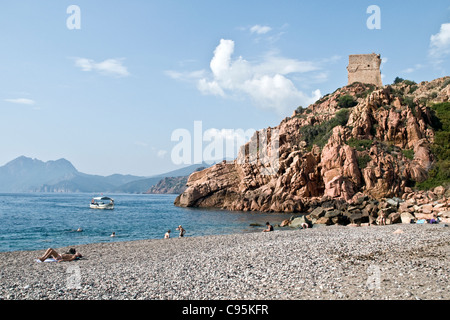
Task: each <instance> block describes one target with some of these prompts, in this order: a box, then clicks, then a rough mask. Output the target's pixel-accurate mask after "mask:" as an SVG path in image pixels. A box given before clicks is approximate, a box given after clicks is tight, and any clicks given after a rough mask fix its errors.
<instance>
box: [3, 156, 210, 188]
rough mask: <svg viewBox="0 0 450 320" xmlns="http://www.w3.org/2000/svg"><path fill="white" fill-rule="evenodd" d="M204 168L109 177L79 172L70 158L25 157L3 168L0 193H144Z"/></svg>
mask: <svg viewBox="0 0 450 320" xmlns="http://www.w3.org/2000/svg"><path fill="white" fill-rule="evenodd" d="M200 166H204V165H201V164H199V165H193V166H189V167H186V168H182V169H178V170H175V171H172V172H167V173H164V174H160V175H156V176H153V177H142V176H134V175H121V174H113V175H110V176H106V177H105V176H99V175H91V174H85V173H82V172H79V171H78V170H77V169H76V168H75V167H74V166H73V165H72V163H70V161H68V160H66V159H59V160H55V161H47V162H43V161H41V160H38V159H32V158H28V157H25V156H21V157H18V158H16V159H14V160H12V161H10V162H8V163H7V164H5V165H4V166H2V167H0V192H3V193H14V192H18V193H20V192H89V193H101V192H103V193H105V192H120V193H144V192H146V191H147V190H148V189H149V188H151V187H152V186H153V185H155V184H157V183H158V182H159V181H160V180H161V179H162V178H164V177H174V176H178V175H188V174H190V173H192V172H193V171H195V169H197V168H198V167H200Z"/></svg>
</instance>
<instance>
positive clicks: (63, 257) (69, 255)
mask: <svg viewBox="0 0 450 320" xmlns="http://www.w3.org/2000/svg"><path fill="white" fill-rule="evenodd" d="M175 230H177V231H179V235H178V237H179V238H182V237H184V235H185V234H186V229H184V228H183V226H182V225H181V224H180V225H179V226H178V227H177V228H176V229H175ZM82 231H83V230H82V229H81V228H79V229H78V230H77V232H82ZM271 231H273V226H272V225H271V224H270V223H269V222H266V229H264V230H263V232H271ZM170 232H171V230H170V229H169V230H167V232H166V234H165V235H164V239H169V238H170ZM115 236H116V233H115V232H113V233H112V234H111V237H115ZM81 257H82V255H81V253H79V252H77V251H76V250H75V249H73V248H72V249H70V250H69V252H66V253H63V254H61V253H59V252H57V251H56V250H55V249H53V248H48V249H47V251H46V252H45V253H44V255H43V256H42V257H39V258H38V260H40V261H41V262H44V261H45V260H46V259H48V258H53V259H55V260H56V261H57V262H63V261H73V260H78V259H80V258H81Z"/></svg>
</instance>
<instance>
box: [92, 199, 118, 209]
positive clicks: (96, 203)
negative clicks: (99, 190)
mask: <svg viewBox="0 0 450 320" xmlns="http://www.w3.org/2000/svg"><path fill="white" fill-rule="evenodd" d="M90 207H91V209H107V210H112V209H114V199H112V198H110V197H95V198H92V200H91V205H90Z"/></svg>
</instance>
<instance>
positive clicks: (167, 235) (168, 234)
mask: <svg viewBox="0 0 450 320" xmlns="http://www.w3.org/2000/svg"><path fill="white" fill-rule="evenodd" d="M169 238H170V230H167V232H166V234H165V235H164V239H169Z"/></svg>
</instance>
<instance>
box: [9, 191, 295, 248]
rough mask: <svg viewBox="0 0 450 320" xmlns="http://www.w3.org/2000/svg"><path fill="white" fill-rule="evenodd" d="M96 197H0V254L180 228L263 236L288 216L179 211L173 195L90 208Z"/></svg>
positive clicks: (128, 197) (117, 198) (117, 197)
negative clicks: (262, 232)
mask: <svg viewBox="0 0 450 320" xmlns="http://www.w3.org/2000/svg"><path fill="white" fill-rule="evenodd" d="M95 196H99V195H98V194H95V195H94V194H87V193H23V194H22V193H21V194H12V193H9V194H0V252H6V251H26V250H41V249H47V248H50V247H53V248H62V247H75V246H76V245H81V244H89V243H104V242H117V241H133V240H143V239H162V238H163V237H164V234H165V233H166V232H167V230H171V237H178V231H176V230H175V229H176V228H177V227H178V225H182V226H183V228H184V229H185V230H186V234H185V237H197V236H206V235H218V234H234V233H248V232H261V231H262V230H263V229H264V228H265V223H266V222H270V223H271V224H272V225H273V224H278V223H280V222H281V221H283V220H284V219H288V218H290V217H291V216H292V214H273V213H271V214H269V213H255V212H236V211H227V210H216V209H214V210H213V209H200V208H179V207H176V206H174V204H173V202H174V200H175V198H176V195H172V194H162V195H159V194H108V195H106V194H105V196H109V197H111V198H113V199H114V202H115V207H114V210H98V209H90V207H89V204H90V201H91V199H92V198H93V197H95ZM78 229H81V230H82V231H77V230H78ZM113 232H115V235H116V236H115V237H111V234H112V233H113Z"/></svg>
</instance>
